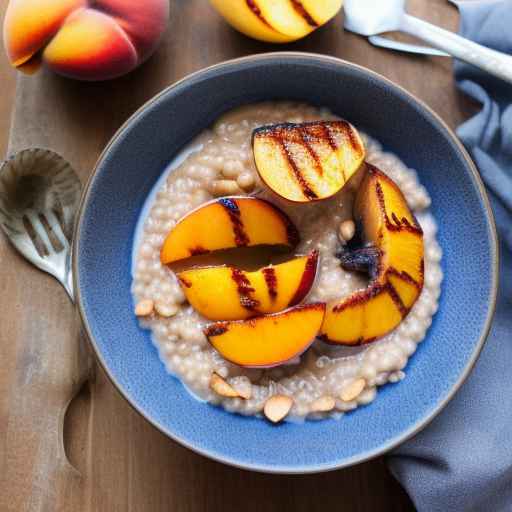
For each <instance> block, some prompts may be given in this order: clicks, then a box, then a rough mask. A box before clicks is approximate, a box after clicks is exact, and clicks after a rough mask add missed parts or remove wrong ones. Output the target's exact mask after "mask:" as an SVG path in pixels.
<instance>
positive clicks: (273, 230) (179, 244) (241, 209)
mask: <svg viewBox="0 0 512 512" xmlns="http://www.w3.org/2000/svg"><path fill="white" fill-rule="evenodd" d="M298 242H299V234H298V232H297V229H296V228H295V226H294V225H293V224H292V222H291V221H290V219H289V218H288V217H287V216H286V215H285V214H284V213H283V212H282V211H281V210H279V209H278V208H276V207H275V206H273V205H272V204H270V203H269V202H267V201H264V200H262V199H256V198H254V197H223V198H220V199H216V200H214V201H210V202H209V203H206V204H204V205H203V206H200V207H199V208H197V209H195V210H193V211H192V212H190V213H189V214H188V215H186V216H185V217H183V218H182V219H181V220H180V221H179V222H178V223H177V224H176V226H175V227H174V228H173V229H172V230H171V232H170V233H169V235H168V236H167V238H166V240H165V242H164V244H163V247H162V252H161V261H162V263H163V264H169V263H173V262H175V261H179V260H183V259H185V258H189V257H190V256H196V255H199V254H208V253H209V252H212V251H216V250H221V249H229V248H234V247H250V246H256V245H281V246H286V247H288V248H293V247H295V246H296V245H297V244H298Z"/></svg>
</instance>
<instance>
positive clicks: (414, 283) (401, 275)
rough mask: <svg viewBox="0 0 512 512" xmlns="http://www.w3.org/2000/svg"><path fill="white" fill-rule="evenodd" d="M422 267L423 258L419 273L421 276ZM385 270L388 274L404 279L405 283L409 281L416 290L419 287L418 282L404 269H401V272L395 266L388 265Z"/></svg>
mask: <svg viewBox="0 0 512 512" xmlns="http://www.w3.org/2000/svg"><path fill="white" fill-rule="evenodd" d="M423 267H424V260H421V269H420V274H421V275H422V276H423ZM387 272H388V274H391V275H393V276H397V277H399V278H400V279H402V280H404V281H405V282H406V283H409V284H411V285H412V286H415V287H416V288H417V289H418V290H419V289H420V288H421V285H420V283H418V282H417V281H416V280H415V279H413V278H412V277H411V276H410V275H409V274H408V273H407V272H406V271H405V270H402V271H401V272H399V271H398V270H397V269H396V268H394V267H389V268H388V270H387Z"/></svg>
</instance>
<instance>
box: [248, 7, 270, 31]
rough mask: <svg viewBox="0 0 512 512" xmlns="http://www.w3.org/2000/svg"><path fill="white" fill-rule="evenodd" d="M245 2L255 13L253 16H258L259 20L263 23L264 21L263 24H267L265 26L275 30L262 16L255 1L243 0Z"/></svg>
mask: <svg viewBox="0 0 512 512" xmlns="http://www.w3.org/2000/svg"><path fill="white" fill-rule="evenodd" d="M245 3H246V4H247V7H249V9H250V10H251V11H252V12H253V13H254V14H255V16H257V17H258V19H259V20H260V21H262V22H263V23H265V25H267V27H270V28H272V29H273V30H275V29H274V28H273V27H272V26H271V25H270V23H269V22H268V21H267V20H266V19H265V16H263V14H262V12H261V9H260V8H259V7H258V6H257V5H256V2H255V1H254V0H245Z"/></svg>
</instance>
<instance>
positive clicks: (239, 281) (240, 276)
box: [231, 268, 260, 311]
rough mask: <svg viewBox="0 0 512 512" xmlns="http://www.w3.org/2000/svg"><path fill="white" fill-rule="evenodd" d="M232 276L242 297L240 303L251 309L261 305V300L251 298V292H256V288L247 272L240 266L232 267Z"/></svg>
mask: <svg viewBox="0 0 512 512" xmlns="http://www.w3.org/2000/svg"><path fill="white" fill-rule="evenodd" d="M231 277H232V279H233V281H235V283H236V286H237V291H238V295H239V297H240V305H241V306H242V307H243V308H245V309H249V310H251V311H252V310H254V309H256V308H257V307H258V306H259V305H260V302H259V301H258V300H255V299H253V298H251V293H253V292H254V288H253V287H252V286H251V283H250V281H249V279H247V276H246V275H245V273H244V272H243V271H242V270H240V269H238V268H232V269H231Z"/></svg>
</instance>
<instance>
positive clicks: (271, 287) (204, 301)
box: [178, 251, 318, 320]
mask: <svg viewBox="0 0 512 512" xmlns="http://www.w3.org/2000/svg"><path fill="white" fill-rule="evenodd" d="M317 267H318V252H316V251H314V252H312V253H311V254H310V255H309V256H302V257H298V258H294V259H292V260H290V261H287V262H286V263H281V264H279V265H275V266H272V265H270V266H268V267H265V268H262V269H260V270H257V271H255V272H246V271H243V270H240V269H237V268H234V267H226V266H223V267H207V268H196V269H191V270H186V271H184V272H180V273H178V279H179V281H180V284H181V287H182V289H183V292H184V293H185V296H186V297H187V300H188V302H189V303H190V305H191V306H192V307H193V308H194V309H195V310H196V311H197V312H198V313H200V314H201V315H203V316H204V317H205V318H208V319H209V320H243V319H246V318H250V317H252V316H256V315H261V314H266V313H277V312H279V311H283V310H284V309H286V308H288V307H291V306H295V305H296V304H298V303H300V302H301V301H302V300H303V299H304V298H305V297H306V295H307V294H308V292H309V290H310V289H311V287H312V286H313V283H314V281H315V276H316V272H317Z"/></svg>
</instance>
